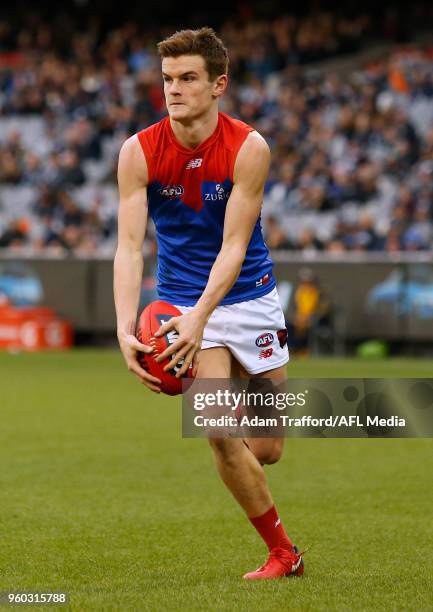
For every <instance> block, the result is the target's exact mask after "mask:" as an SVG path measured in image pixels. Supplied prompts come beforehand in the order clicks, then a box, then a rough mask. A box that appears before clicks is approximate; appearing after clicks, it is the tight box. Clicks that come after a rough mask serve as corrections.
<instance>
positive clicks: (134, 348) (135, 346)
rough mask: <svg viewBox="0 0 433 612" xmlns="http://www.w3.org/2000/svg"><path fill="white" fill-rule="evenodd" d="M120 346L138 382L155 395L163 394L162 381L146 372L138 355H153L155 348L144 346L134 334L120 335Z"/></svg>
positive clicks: (129, 368)
mask: <svg viewBox="0 0 433 612" xmlns="http://www.w3.org/2000/svg"><path fill="white" fill-rule="evenodd" d="M117 337H118V340H119V346H120V350H121V351H122V355H123V357H124V359H125V361H126V365H127V367H128V370H129V371H130V372H132V373H133V374H134V375H135V376H136V377H137V378H138V380H139V381H140V382H141V383H142V384H143V385H145V386H146V387H147V388H148V389H150V390H151V391H154V392H155V393H161V381H160V379H159V378H155V376H152V374H149V372H146V370H144V369H143V368H142V367H141V365H140V363H139V361H138V353H151V352H152V351H153V348H152V347H151V346H148V345H146V344H142V343H141V342H139V341H138V340H137V338H136V337H135V336H134V335H132V334H126V333H124V334H118V336H117Z"/></svg>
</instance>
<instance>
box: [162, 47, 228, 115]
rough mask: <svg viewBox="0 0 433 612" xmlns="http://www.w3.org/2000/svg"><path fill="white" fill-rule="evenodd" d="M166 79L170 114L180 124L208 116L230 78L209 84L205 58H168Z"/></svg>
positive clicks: (164, 66) (186, 56) (220, 77)
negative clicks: (207, 113)
mask: <svg viewBox="0 0 433 612" xmlns="http://www.w3.org/2000/svg"><path fill="white" fill-rule="evenodd" d="M162 76H163V79H164V93H165V101H166V104H167V110H168V114H169V115H170V117H171V119H174V120H175V121H180V122H188V121H191V120H193V119H196V118H198V117H200V116H202V115H204V114H206V112H207V111H208V110H209V109H210V108H211V107H212V105H213V104H214V102H215V100H216V98H218V97H219V96H220V95H222V94H223V93H224V90H225V88H226V86H227V76H226V75H221V76H219V77H217V78H216V79H215V80H213V81H210V80H209V75H208V72H207V70H206V66H205V61H204V59H203V58H202V57H201V55H180V56H179V57H165V58H164V59H163V60H162Z"/></svg>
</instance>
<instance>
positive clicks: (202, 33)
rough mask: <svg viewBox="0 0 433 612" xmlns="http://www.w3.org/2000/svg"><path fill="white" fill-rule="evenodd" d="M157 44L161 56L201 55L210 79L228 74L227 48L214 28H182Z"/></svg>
mask: <svg viewBox="0 0 433 612" xmlns="http://www.w3.org/2000/svg"><path fill="white" fill-rule="evenodd" d="M157 46H158V52H159V55H160V56H161V58H164V57H179V55H201V57H202V58H203V59H204V62H205V66H206V70H207V72H208V74H209V80H210V81H212V80H213V79H215V78H216V77H217V76H219V75H220V74H227V70H228V67H229V56H228V53H227V49H226V47H225V46H224V43H223V42H222V40H221V39H220V38H218V36H217V35H216V34H215V32H214V30H212V28H200V29H199V30H181V31H180V32H175V33H174V34H173V35H172V36H169V38H166V39H165V40H162V41H161V42H160V43H158V45H157Z"/></svg>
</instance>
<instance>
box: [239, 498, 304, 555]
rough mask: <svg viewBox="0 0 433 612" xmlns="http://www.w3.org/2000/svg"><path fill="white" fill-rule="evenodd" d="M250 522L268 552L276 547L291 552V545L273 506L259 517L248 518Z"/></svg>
mask: <svg viewBox="0 0 433 612" xmlns="http://www.w3.org/2000/svg"><path fill="white" fill-rule="evenodd" d="M250 521H251V522H252V524H253V525H254V527H255V528H256V529H257V531H258V532H259V534H260V535H261V536H262V538H263V540H264V541H265V542H266V544H267V546H268V548H269V550H271V548H277V547H278V548H285V549H286V550H290V551H291V550H293V544H292V542H291V541H290V540H289V538H288V536H287V533H286V532H285V531H284V527H283V525H282V523H281V521H280V518H279V516H278V514H277V511H276V509H275V506H272V508H269V510H268V511H267V512H265V513H264V514H262V515H261V516H255V517H253V518H251V517H250Z"/></svg>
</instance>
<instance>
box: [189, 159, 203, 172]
mask: <svg viewBox="0 0 433 612" xmlns="http://www.w3.org/2000/svg"><path fill="white" fill-rule="evenodd" d="M202 161H203V159H202V158H201V157H198V158H197V159H190V160H189V162H188V163H187V165H186V166H185V169H186V170H191V169H192V168H200V166H201V163H202Z"/></svg>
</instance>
